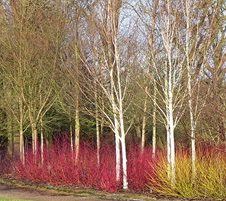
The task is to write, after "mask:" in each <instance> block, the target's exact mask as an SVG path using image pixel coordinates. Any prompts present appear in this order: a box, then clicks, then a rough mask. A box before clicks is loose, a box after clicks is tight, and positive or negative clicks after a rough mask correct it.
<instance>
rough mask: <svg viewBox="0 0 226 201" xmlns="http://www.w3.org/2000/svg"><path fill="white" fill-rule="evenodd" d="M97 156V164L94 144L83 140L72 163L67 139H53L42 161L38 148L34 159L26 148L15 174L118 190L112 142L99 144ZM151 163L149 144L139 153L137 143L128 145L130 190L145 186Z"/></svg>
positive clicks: (81, 185) (137, 189)
mask: <svg viewBox="0 0 226 201" xmlns="http://www.w3.org/2000/svg"><path fill="white" fill-rule="evenodd" d="M100 159H101V161H100V165H99V166H98V164H97V157H96V149H95V147H94V146H92V145H89V144H88V143H82V144H81V146H80V153H79V160H78V162H77V163H75V160H74V158H73V155H72V153H71V151H70V145H69V142H68V141H67V140H63V141H61V143H59V142H58V141H55V144H54V145H53V146H52V147H50V148H49V149H47V148H45V150H44V164H43V165H42V164H41V162H40V161H41V159H40V152H38V157H37V159H36V162H35V160H34V157H33V154H32V152H31V150H30V151H27V153H26V164H25V165H22V164H21V163H20V162H18V161H17V162H15V164H14V176H15V177H16V178H18V179H22V180H29V181H32V182H38V183H48V184H51V185H71V186H78V187H87V188H95V189H99V190H106V191H109V192H115V191H117V190H119V189H120V188H121V182H120V183H117V182H116V181H115V148H114V146H110V145H102V147H101V150H100ZM154 164H155V161H154V160H152V156H151V149H150V148H146V149H145V150H144V152H143V154H142V155H141V154H140V150H139V147H138V146H130V147H129V148H128V182H129V188H130V189H131V190H134V191H144V190H146V188H147V186H146V185H147V183H148V174H151V173H152V171H153V167H154V166H153V165H154Z"/></svg>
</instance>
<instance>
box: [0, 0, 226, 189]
mask: <svg viewBox="0 0 226 201" xmlns="http://www.w3.org/2000/svg"><path fill="white" fill-rule="evenodd" d="M224 20H225V2H224V1H223V0H218V1H214V0H207V1H206V0H205V1H204V0H199V1H197V0H182V1H181V0H173V1H171V0H166V1H165V0H155V1H154V0H153V1H152V0H92V1H88V0H87V1H84V0H74V1H72V0H71V1H70V0H68V1H44V0H37V1H31V0H22V1H17V0H8V1H7V0H4V1H3V0H2V1H1V5H0V26H1V29H0V73H1V74H0V80H1V86H0V91H1V97H0V115H1V118H0V120H1V122H0V124H1V125H0V126H1V127H0V130H1V132H2V135H5V136H6V137H7V138H8V141H9V143H10V145H11V146H9V147H11V148H10V149H11V151H12V150H13V147H14V146H13V145H14V144H15V141H16V137H17V136H19V152H20V159H21V161H22V162H23V163H24V161H25V158H24V152H25V151H24V150H25V144H26V143H25V142H31V147H32V150H33V154H34V155H36V154H37V153H38V151H37V150H38V149H40V153H41V158H42V160H41V162H42V163H43V162H44V158H43V149H44V145H45V144H46V145H48V144H49V143H50V141H51V134H52V133H53V131H54V129H55V130H56V129H58V128H56V127H55V124H54V122H57V123H58V124H60V122H61V121H62V122H65V121H66V125H67V129H68V130H69V131H70V139H71V151H72V152H73V153H75V154H74V156H75V157H74V160H75V163H76V162H77V160H78V158H79V144H80V137H81V130H82V129H83V122H84V121H88V122H89V125H90V126H93V125H95V129H94V130H95V132H96V138H95V139H96V146H97V163H98V164H99V163H100V147H101V138H104V136H106V132H109V129H111V130H112V132H113V133H114V143H115V155H116V159H115V160H116V180H117V181H119V180H120V175H121V174H122V175H123V189H127V188H128V182H127V154H126V142H127V141H130V140H134V139H135V140H136V142H137V140H139V143H140V146H141V153H142V150H143V149H144V147H145V145H146V144H147V142H148V143H150V142H151V144H152V147H153V151H152V152H153V157H155V155H156V147H157V145H158V144H163V145H166V150H167V161H168V165H169V166H168V168H169V171H168V173H169V178H170V180H171V182H172V183H173V182H175V165H176V163H175V150H176V144H175V141H176V140H175V139H177V140H180V142H184V143H185V144H187V145H189V146H190V148H191V163H192V170H193V176H195V160H196V146H197V142H200V141H202V140H206V139H208V140H211V142H215V143H216V142H217V143H219V142H224V141H225V140H226V64H225V51H226V49H225V21H224ZM62 124H63V123H62ZM62 128H63V126H62ZM62 128H61V129H62ZM84 132H86V131H85V129H84ZM84 132H83V133H84ZM87 132H88V131H87ZM29 136H31V140H29V139H30V137H29ZM149 136H151V137H149ZM25 137H26V140H25ZM149 139H151V140H149ZM187 140H189V141H190V143H189V144H188V143H187ZM38 142H40V143H38ZM28 144H29V143H28ZM39 144H40V147H39ZM121 166H122V167H121Z"/></svg>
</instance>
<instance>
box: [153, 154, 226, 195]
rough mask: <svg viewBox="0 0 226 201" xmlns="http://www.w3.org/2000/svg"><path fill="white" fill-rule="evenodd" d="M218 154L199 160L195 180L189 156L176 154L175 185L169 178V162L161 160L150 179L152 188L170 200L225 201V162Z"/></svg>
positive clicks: (199, 158)
mask: <svg viewBox="0 0 226 201" xmlns="http://www.w3.org/2000/svg"><path fill="white" fill-rule="evenodd" d="M223 157H224V156H223V155H220V154H217V155H216V156H214V157H213V156H212V157H211V158H210V157H202V158H201V157H198V159H197V162H196V177H195V179H192V171H191V159H190V157H189V156H188V155H187V154H177V160H176V183H175V184H172V183H171V181H170V179H169V178H168V174H167V162H166V160H164V159H163V160H161V161H160V162H159V164H158V166H157V168H156V171H155V176H154V177H153V176H152V177H151V178H150V185H149V186H150V188H151V189H152V190H154V191H155V192H158V193H161V194H163V195H167V196H176V197H184V198H201V197H202V198H216V199H217V198H218V199H223V198H226V159H224V158H223Z"/></svg>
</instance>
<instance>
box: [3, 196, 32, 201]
mask: <svg viewBox="0 0 226 201" xmlns="http://www.w3.org/2000/svg"><path fill="white" fill-rule="evenodd" d="M0 201H29V200H21V199H16V198H5V197H0Z"/></svg>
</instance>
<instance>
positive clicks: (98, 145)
mask: <svg viewBox="0 0 226 201" xmlns="http://www.w3.org/2000/svg"><path fill="white" fill-rule="evenodd" d="M96 143H97V164H98V166H99V165H100V126H99V120H98V114H96Z"/></svg>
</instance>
